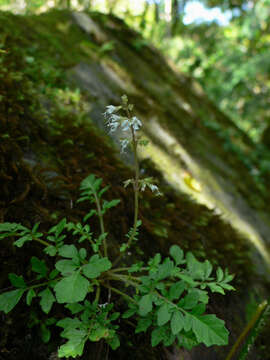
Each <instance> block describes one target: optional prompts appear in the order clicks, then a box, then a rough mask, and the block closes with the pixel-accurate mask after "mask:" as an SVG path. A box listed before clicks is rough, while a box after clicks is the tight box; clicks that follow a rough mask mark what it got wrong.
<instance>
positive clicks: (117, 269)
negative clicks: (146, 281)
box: [110, 267, 148, 273]
mask: <svg viewBox="0 0 270 360" xmlns="http://www.w3.org/2000/svg"><path fill="white" fill-rule="evenodd" d="M128 270H130V267H123V268H116V269H112V270H110V273H115V272H116V273H118V272H122V271H128ZM145 270H148V268H147V267H142V268H141V269H140V270H139V271H140V272H141V271H145Z"/></svg>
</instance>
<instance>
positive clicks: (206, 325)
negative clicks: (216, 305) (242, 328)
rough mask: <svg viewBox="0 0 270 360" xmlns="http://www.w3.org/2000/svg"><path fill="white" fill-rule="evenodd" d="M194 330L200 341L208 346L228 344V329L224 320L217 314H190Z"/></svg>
mask: <svg viewBox="0 0 270 360" xmlns="http://www.w3.org/2000/svg"><path fill="white" fill-rule="evenodd" d="M189 317H190V319H191V324H192V330H193V332H194V334H195V336H196V339H197V341H198V342H202V343H204V344H205V345H206V346H212V345H227V344H228V334H229V332H228V330H227V329H226V328H225V326H224V321H223V320H221V319H218V318H217V317H216V316H215V315H193V314H189Z"/></svg>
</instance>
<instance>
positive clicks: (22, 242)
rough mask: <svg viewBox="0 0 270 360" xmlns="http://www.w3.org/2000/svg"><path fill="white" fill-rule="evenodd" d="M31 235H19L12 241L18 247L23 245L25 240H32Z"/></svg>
mask: <svg viewBox="0 0 270 360" xmlns="http://www.w3.org/2000/svg"><path fill="white" fill-rule="evenodd" d="M32 240H33V239H32V236H31V235H30V234H27V235H25V236H22V237H20V238H19V239H18V240H16V241H15V242H14V245H15V246H18V247H19V248H20V247H22V246H23V245H24V243H26V242H27V241H32Z"/></svg>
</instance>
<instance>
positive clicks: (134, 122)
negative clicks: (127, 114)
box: [131, 116, 142, 131]
mask: <svg viewBox="0 0 270 360" xmlns="http://www.w3.org/2000/svg"><path fill="white" fill-rule="evenodd" d="M131 125H132V126H133V129H134V130H135V131H138V130H139V129H140V127H141V126H142V122H141V120H139V119H138V118H137V117H136V116H133V117H132V119H131Z"/></svg>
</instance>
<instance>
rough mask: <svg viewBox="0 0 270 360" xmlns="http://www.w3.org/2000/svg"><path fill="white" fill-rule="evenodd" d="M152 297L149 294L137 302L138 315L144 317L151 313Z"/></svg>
mask: <svg viewBox="0 0 270 360" xmlns="http://www.w3.org/2000/svg"><path fill="white" fill-rule="evenodd" d="M152 308H153V305H152V296H151V294H147V295H144V296H143V297H142V298H141V299H140V301H139V315H141V316H145V315H147V314H148V313H149V312H150V311H152Z"/></svg>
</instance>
